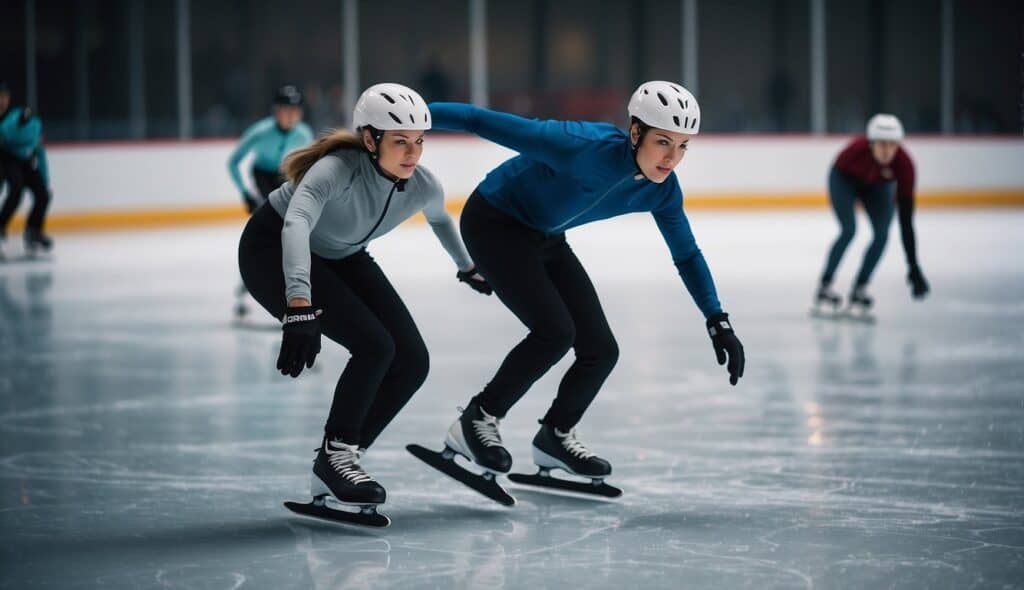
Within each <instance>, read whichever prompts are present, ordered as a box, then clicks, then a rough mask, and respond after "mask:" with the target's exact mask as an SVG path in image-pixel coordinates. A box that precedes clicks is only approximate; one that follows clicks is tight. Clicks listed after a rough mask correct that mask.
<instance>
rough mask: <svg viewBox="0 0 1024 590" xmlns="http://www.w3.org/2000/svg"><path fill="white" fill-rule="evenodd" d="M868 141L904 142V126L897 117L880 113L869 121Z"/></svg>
mask: <svg viewBox="0 0 1024 590" xmlns="http://www.w3.org/2000/svg"><path fill="white" fill-rule="evenodd" d="M867 134H868V141H875V140H876V139H880V140H884V141H903V124H902V123H900V120H899V119H897V118H896V116H895V115H887V114H885V113H878V114H877V115H875V116H874V117H871V119H870V120H869V121H868V130H867Z"/></svg>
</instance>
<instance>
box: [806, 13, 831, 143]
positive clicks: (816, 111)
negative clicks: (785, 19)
mask: <svg viewBox="0 0 1024 590" xmlns="http://www.w3.org/2000/svg"><path fill="white" fill-rule="evenodd" d="M809 1H810V3H811V6H810V10H811V131H812V132H813V133H815V134H818V135H822V134H824V133H825V131H826V128H827V116H828V114H827V112H826V110H825V105H826V103H825V88H826V86H825V81H826V75H827V72H826V66H825V64H826V63H827V61H826V53H825V50H826V47H825V0H809Z"/></svg>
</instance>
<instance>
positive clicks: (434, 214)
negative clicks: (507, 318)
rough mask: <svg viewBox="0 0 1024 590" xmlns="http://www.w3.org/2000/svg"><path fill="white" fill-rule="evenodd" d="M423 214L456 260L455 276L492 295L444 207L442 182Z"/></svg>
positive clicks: (475, 289)
mask: <svg viewBox="0 0 1024 590" xmlns="http://www.w3.org/2000/svg"><path fill="white" fill-rule="evenodd" d="M423 215H425V216H426V218H427V223H429V224H430V229H432V230H434V235H436V236H437V239H438V241H440V242H441V245H442V246H444V249H445V250H447V251H448V255H449V256H451V257H452V260H453V261H455V266H457V267H458V269H459V271H458V272H457V273H455V277H456V278H457V279H459V281H461V282H463V283H466V284H467V285H469V286H470V288H472V289H473V290H474V291H476V292H478V293H483V294H484V295H490V294H491V286H490V285H489V284H488V283H487V280H486V279H485V278H484V277H482V276H481V275H480V273H478V272H477V271H476V265H474V264H473V260H472V259H471V258H470V257H469V252H466V246H465V245H464V244H463V243H462V238H461V237H460V236H459V232H458V230H457V229H456V228H455V222H454V221H452V218H451V216H450V215H448V211H446V210H445V208H444V193H443V191H442V190H441V186H440V183H438V186H437V193H436V195H435V196H434V197H433V198H431V199H430V201H429V202H428V203H427V206H426V207H424V208H423Z"/></svg>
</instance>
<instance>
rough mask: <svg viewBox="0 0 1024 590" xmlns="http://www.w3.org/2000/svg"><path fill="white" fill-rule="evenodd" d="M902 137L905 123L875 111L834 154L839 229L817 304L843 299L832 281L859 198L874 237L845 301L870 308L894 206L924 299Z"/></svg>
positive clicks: (832, 189) (915, 287)
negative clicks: (871, 287) (871, 286)
mask: <svg viewBox="0 0 1024 590" xmlns="http://www.w3.org/2000/svg"><path fill="white" fill-rule="evenodd" d="M902 141H903V125H902V124H901V123H900V121H899V119H897V118H896V117H894V116H893V115H887V114H878V115H875V116H874V117H872V118H871V120H870V121H868V126H867V134H866V136H864V137H858V138H856V139H854V140H853V141H851V142H850V143H849V144H848V145H847V146H846V148H844V149H843V151H842V152H841V153H840V154H839V156H838V157H837V158H836V161H835V164H834V165H833V166H832V170H831V171H830V172H829V179H828V188H829V198H830V200H831V202H832V209H833V211H834V212H835V214H836V218H837V219H838V221H839V227H840V232H839V237H837V238H836V241H835V242H834V243H833V244H832V248H831V249H830V250H829V253H828V258H827V260H826V261H825V270H824V271H823V272H822V275H821V281H820V283H819V285H818V290H817V293H816V294H815V303H816V305H828V306H831V307H832V308H833V309H834V310H836V309H838V308H839V306H840V303H841V297H840V295H839V294H838V293H836V292H835V291H834V290H832V281H833V277H834V276H835V272H836V268H837V267H838V266H839V261H840V260H841V259H842V257H843V253H845V252H846V248H847V247H848V246H849V245H850V241H851V240H853V235H854V231H855V221H854V202H855V201H858V200H859V201H860V202H861V204H863V205H864V209H865V211H866V212H867V214H868V219H870V220H871V228H872V231H873V232H874V238H873V239H872V241H871V244H870V245H869V246H868V249H867V251H865V252H864V259H863V261H862V262H861V266H860V271H859V272H858V273H857V278H856V279H855V281H854V283H853V287H852V289H851V290H850V296H849V305H850V306H851V307H852V308H859V309H861V310H862V311H865V312H866V310H867V309H868V308H870V307H871V304H872V299H871V297H870V296H869V295H868V294H867V290H866V289H867V285H868V282H869V281H870V280H871V274H872V273H873V272H874V270H875V266H877V264H878V261H879V259H880V258H881V256H882V252H883V251H884V250H885V245H886V241H887V240H888V235H889V224H890V222H891V221H892V213H893V206H894V205H895V206H896V208H897V209H898V211H899V218H900V233H901V235H902V237H903V251H904V253H905V254H906V259H907V282H908V283H909V284H910V289H911V295H912V296H913V297H914V299H922V298H924V297H925V295H927V294H928V291H929V286H928V281H927V280H925V278H924V273H923V272H921V267H920V265H919V264H918V260H917V241H916V239H915V236H914V223H913V222H914V181H915V170H914V162H913V161H912V160H911V159H910V154H908V153H907V151H906V149H905V148H904V147H903V146H902V145H900V142H902Z"/></svg>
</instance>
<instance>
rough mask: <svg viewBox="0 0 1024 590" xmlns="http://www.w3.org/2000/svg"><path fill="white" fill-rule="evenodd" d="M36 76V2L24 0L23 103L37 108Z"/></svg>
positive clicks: (34, 108)
mask: <svg viewBox="0 0 1024 590" xmlns="http://www.w3.org/2000/svg"><path fill="white" fill-rule="evenodd" d="M37 85H38V79H37V78H36V2H35V0H25V104H26V105H28V107H29V108H30V109H32V110H33V111H38V110H39V105H38V99H39V93H38V89H37Z"/></svg>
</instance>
